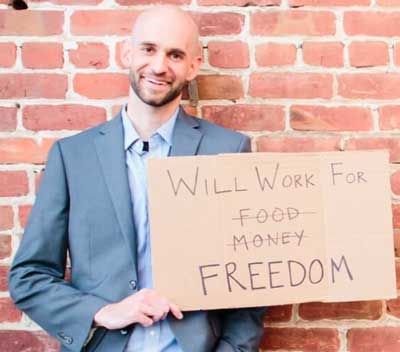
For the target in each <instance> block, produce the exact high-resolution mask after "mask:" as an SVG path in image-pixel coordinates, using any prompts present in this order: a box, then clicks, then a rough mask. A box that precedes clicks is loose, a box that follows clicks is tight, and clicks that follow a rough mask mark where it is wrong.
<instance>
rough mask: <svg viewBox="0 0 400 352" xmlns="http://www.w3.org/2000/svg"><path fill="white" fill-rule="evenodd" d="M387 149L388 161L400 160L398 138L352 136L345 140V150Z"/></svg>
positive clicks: (399, 140) (396, 161)
mask: <svg viewBox="0 0 400 352" xmlns="http://www.w3.org/2000/svg"><path fill="white" fill-rule="evenodd" d="M368 149H388V150H389V152H390V162H392V163H398V162H400V139H396V138H390V137H369V138H359V139H357V138H352V139H350V140H348V141H347V145H346V150H368Z"/></svg>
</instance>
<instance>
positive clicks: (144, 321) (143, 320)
mask: <svg viewBox="0 0 400 352" xmlns="http://www.w3.org/2000/svg"><path fill="white" fill-rule="evenodd" d="M137 322H138V323H139V324H141V325H143V326H144V327H145V328H147V327H149V326H151V325H153V323H154V321H153V319H151V318H150V317H148V316H146V315H144V314H140V315H139V316H138V318H137Z"/></svg>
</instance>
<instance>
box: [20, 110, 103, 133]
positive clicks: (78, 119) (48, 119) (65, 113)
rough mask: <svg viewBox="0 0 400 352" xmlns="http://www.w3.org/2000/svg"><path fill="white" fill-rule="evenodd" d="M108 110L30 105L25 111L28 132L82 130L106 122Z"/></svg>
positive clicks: (24, 119) (25, 124)
mask: <svg viewBox="0 0 400 352" xmlns="http://www.w3.org/2000/svg"><path fill="white" fill-rule="evenodd" d="M106 118H107V116H106V110H105V109H104V108H101V107H96V106H87V105H78V104H76V105H74V104H64V105H30V106H26V107H25V108H24V110H23V124H24V127H25V128H27V129H28V130H34V131H40V130H63V129H65V130H82V129H85V128H89V127H92V126H95V125H98V124H99V123H101V122H104V121H106Z"/></svg>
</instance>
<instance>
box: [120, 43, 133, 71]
mask: <svg viewBox="0 0 400 352" xmlns="http://www.w3.org/2000/svg"><path fill="white" fill-rule="evenodd" d="M131 40H132V39H131V38H128V39H125V40H124V41H123V42H122V46H121V52H120V60H121V63H122V65H123V66H124V67H125V68H128V67H129V66H130V65H131V63H132V44H131Z"/></svg>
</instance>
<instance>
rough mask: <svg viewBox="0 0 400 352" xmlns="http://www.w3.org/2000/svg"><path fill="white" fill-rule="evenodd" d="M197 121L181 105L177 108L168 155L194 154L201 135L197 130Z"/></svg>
mask: <svg viewBox="0 0 400 352" xmlns="http://www.w3.org/2000/svg"><path fill="white" fill-rule="evenodd" d="M198 127H199V124H198V122H197V121H196V120H195V119H194V118H192V117H190V116H189V115H187V114H186V113H185V111H184V110H183V108H182V107H180V108H179V113H178V117H177V119H176V122H175V128H174V134H173V136H172V147H171V153H170V156H184V155H185V156H189V155H196V154H197V149H198V147H199V143H200V141H201V139H202V137H203V135H202V133H201V132H200V131H199V130H198Z"/></svg>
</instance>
